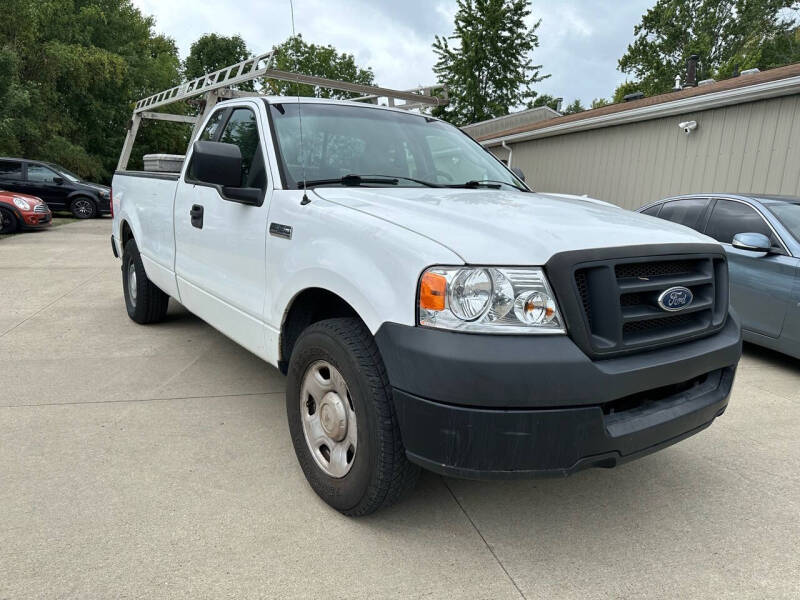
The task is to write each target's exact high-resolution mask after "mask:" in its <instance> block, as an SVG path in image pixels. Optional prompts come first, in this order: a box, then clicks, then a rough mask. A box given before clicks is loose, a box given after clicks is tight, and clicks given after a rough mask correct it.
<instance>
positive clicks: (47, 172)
mask: <svg viewBox="0 0 800 600" xmlns="http://www.w3.org/2000/svg"><path fill="white" fill-rule="evenodd" d="M58 176H59V175H58V173H56V172H55V171H53V170H51V169H48V168H47V167H43V166H42V165H31V164H29V165H28V181H35V182H36V183H53V180H54V179H55V178H56V177H58Z"/></svg>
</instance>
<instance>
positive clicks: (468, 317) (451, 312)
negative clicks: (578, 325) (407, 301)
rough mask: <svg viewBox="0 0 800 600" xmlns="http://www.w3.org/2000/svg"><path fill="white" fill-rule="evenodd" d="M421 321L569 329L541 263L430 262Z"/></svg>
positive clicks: (483, 328) (423, 281)
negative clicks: (443, 264) (520, 265)
mask: <svg viewBox="0 0 800 600" xmlns="http://www.w3.org/2000/svg"><path fill="white" fill-rule="evenodd" d="M418 298H419V324H420V325H423V326H426V327H437V328H439V329H452V330H458V331H472V332H484V333H566V330H565V329H564V321H563V319H562V318H561V314H560V313H559V310H558V306H557V305H556V300H555V296H554V295H553V292H552V291H551V289H550V285H549V284H548V283H547V278H546V277H545V275H544V272H543V271H542V269H539V268H530V269H523V268H516V267H502V268H501V267H431V268H430V269H428V270H427V271H425V272H424V273H423V274H422V277H421V278H420V284H419V293H418Z"/></svg>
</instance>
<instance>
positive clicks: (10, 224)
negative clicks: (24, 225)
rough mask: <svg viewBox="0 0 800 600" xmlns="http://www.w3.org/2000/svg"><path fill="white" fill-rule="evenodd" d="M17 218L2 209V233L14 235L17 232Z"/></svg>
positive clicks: (0, 218)
mask: <svg viewBox="0 0 800 600" xmlns="http://www.w3.org/2000/svg"><path fill="white" fill-rule="evenodd" d="M17 227H18V224H17V217H16V216H14V213H13V212H11V211H10V210H6V209H5V208H0V233H3V234H6V233H14V232H15V231H16V230H17Z"/></svg>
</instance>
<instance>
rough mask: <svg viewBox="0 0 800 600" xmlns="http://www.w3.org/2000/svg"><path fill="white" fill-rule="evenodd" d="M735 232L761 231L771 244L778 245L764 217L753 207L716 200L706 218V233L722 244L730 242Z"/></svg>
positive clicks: (731, 201) (730, 201)
mask: <svg viewBox="0 0 800 600" xmlns="http://www.w3.org/2000/svg"><path fill="white" fill-rule="evenodd" d="M737 233H763V234H764V235H765V236H767V237H768V238H769V239H770V240H771V241H772V244H773V245H778V240H777V238H776V237H775V235H774V234H773V233H772V230H771V229H770V228H769V225H767V223H766V222H765V221H764V217H762V216H761V215H760V214H759V213H758V212H756V210H755V209H754V208H753V207H751V206H748V205H747V204H744V203H742V202H734V201H733V200H717V203H716V204H715V205H714V210H713V211H712V212H711V217H710V218H709V220H708V226H707V227H706V235H710V236H711V237H713V238H714V239H715V240H717V241H718V242H722V243H723V244H730V243H731V242H732V241H733V236H735V235H736V234H737Z"/></svg>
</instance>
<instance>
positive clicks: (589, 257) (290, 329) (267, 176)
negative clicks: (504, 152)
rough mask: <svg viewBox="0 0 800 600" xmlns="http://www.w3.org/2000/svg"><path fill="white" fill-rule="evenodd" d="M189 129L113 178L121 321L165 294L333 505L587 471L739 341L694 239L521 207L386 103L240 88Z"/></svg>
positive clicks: (727, 377) (643, 432)
mask: <svg viewBox="0 0 800 600" xmlns="http://www.w3.org/2000/svg"><path fill="white" fill-rule="evenodd" d="M198 132H199V133H198V135H197V138H196V140H195V141H194V142H193V144H192V145H191V147H190V148H189V150H188V153H187V156H186V160H185V163H184V165H183V169H182V172H181V173H180V174H164V173H149V172H131V171H120V172H117V173H116V175H115V176H114V180H113V212H114V221H113V235H112V240H111V241H112V246H113V250H114V253H115V255H117V256H120V257H121V258H122V283H123V290H124V294H125V303H126V306H127V311H128V314H129V315H130V317H131V318H132V319H133V320H134V321H136V322H138V323H143V324H144V323H156V322H158V321H160V320H161V319H163V317H164V316H165V313H166V311H167V304H168V301H169V298H174V299H175V300H177V301H178V302H180V303H181V304H182V305H183V306H185V307H186V308H187V309H188V310H190V311H192V312H193V313H194V314H196V315H198V316H199V317H200V318H202V319H204V320H205V321H207V322H208V323H209V324H210V325H212V326H213V327H215V328H217V329H218V330H219V331H221V332H223V333H224V334H225V335H227V336H229V337H230V338H231V339H233V340H234V341H236V342H237V343H239V344H241V345H242V346H244V347H245V348H247V349H248V350H250V351H251V352H253V353H255V354H256V355H258V356H260V357H261V358H263V359H264V360H265V361H266V362H268V363H270V364H272V365H275V366H276V367H277V368H278V369H280V370H281V371H282V372H283V373H285V374H286V375H287V383H286V412H287V416H288V422H289V431H290V434H291V437H292V441H293V443H294V448H295V451H296V454H297V458H298V460H299V462H300V465H301V467H302V469H303V472H304V473H305V476H306V478H307V479H308V481H309V483H310V484H311V486H312V488H313V489H314V490H315V491H316V492H317V493H318V494H319V495H320V496H321V497H322V498H323V499H324V500H325V501H326V502H328V503H329V504H330V505H331V506H333V507H335V508H336V509H338V510H339V511H341V512H343V513H345V514H348V515H363V514H366V513H369V512H372V511H374V510H376V509H378V508H380V507H382V506H385V505H387V504H389V503H391V502H393V501H395V500H396V499H397V498H398V497H399V496H400V495H401V494H402V492H403V491H404V490H406V489H407V488H409V487H411V486H412V485H413V483H414V481H415V478H416V475H417V473H418V470H419V467H420V466H421V467H424V468H427V469H430V470H433V471H435V472H438V473H441V474H444V475H451V476H457V477H468V478H508V477H530V476H540V475H560V476H564V475H567V474H570V473H572V472H575V471H578V470H580V469H583V468H586V467H598V466H599V467H611V466H614V465H617V464H619V463H622V462H625V461H628V460H630V459H632V458H636V457H639V456H642V455H645V454H648V453H650V452H653V451H655V450H658V449H660V448H663V447H665V446H668V445H670V444H672V443H675V442H677V441H679V440H681V439H683V438H686V437H688V436H690V435H692V434H694V433H696V432H698V431H700V430H701V429H703V428H704V427H706V426H708V425H709V424H710V423H711V422H712V421H713V420H714V419H715V418H716V417H717V416H719V415H721V414H722V412H723V411H724V410H725V408H726V406H727V402H728V397H729V393H730V390H731V386H732V383H733V379H734V374H735V370H736V365H737V363H738V361H739V357H740V354H741V335H740V331H739V326H738V324H737V322H736V320H735V318H734V315H732V314H729V309H728V275H727V273H728V271H727V264H726V262H725V253H724V251H723V249H722V248H721V246H719V245H718V244H717V243H715V242H713V241H711V240H710V239H709V238H707V237H704V236H702V235H700V234H698V233H696V232H694V231H692V230H690V229H688V228H685V227H681V226H678V225H674V224H671V223H668V222H666V221H662V220H659V219H654V218H651V217H647V216H644V215H640V214H636V213H632V212H628V211H623V210H620V209H618V208H615V207H609V206H605V205H604V204H602V203H596V202H591V201H584V200H582V199H569V198H563V197H562V198H559V197H551V196H546V195H540V194H536V193H534V192H532V191H531V190H530V189H529V188H528V187H527V186H526V184H525V183H524V182H523V180H522V178H521V177H519V176H518V175H517V174H515V173H514V172H512V171H511V170H509V169H507V168H506V167H505V166H504V165H503V164H502V163H501V162H500V161H499V160H497V159H496V158H494V157H493V156H492V155H491V154H490V153H489V152H487V151H486V150H485V149H484V148H482V147H481V146H480V145H479V144H477V143H475V142H474V141H473V140H472V139H470V138H469V137H468V136H467V135H466V134H464V133H462V132H461V131H460V130H458V129H456V128H455V127H452V126H450V125H448V124H446V123H444V122H442V121H440V120H437V119H435V118H431V117H428V116H425V115H421V114H414V113H410V112H407V111H401V110H397V109H394V108H383V107H378V106H373V105H365V104H361V103H354V102H341V101H332V100H315V99H298V98H278V97H253V98H246V99H239V100H231V101H226V102H222V103H220V104H218V105H217V107H216V109H215V110H214V111H213V112H212V113H211V114H210V115H209V116H208V118H207V119H206V121H205V122H204V123H203V124H201V126H200V127H199V128H198ZM265 368H266V367H265Z"/></svg>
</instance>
